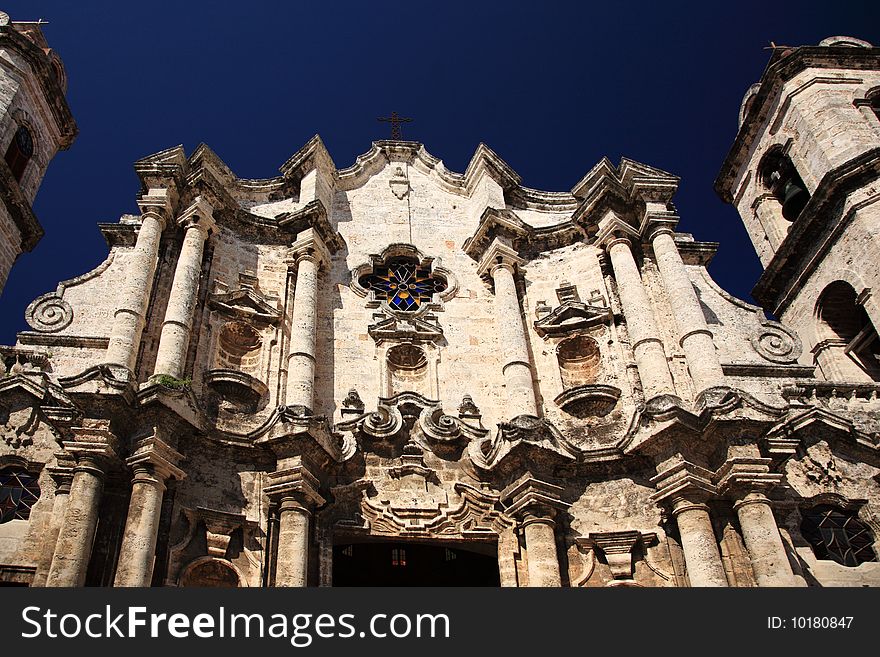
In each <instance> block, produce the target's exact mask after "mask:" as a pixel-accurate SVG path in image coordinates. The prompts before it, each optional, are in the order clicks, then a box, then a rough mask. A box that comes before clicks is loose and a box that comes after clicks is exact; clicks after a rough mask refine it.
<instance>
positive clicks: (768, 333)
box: [749, 320, 803, 364]
mask: <svg viewBox="0 0 880 657" xmlns="http://www.w3.org/2000/svg"><path fill="white" fill-rule="evenodd" d="M749 340H750V341H751V343H752V348H753V349H754V350H755V351H756V352H758V354H760V355H761V356H762V357H763V358H766V359H767V360H769V361H771V362H774V363H780V364H788V363H794V362H796V361H797V359H798V358H799V357H800V355H801V351H802V350H803V345H802V344H801V340H800V338H799V337H798V336H797V335H796V334H795V333H794V332H793V331H791V330H790V329H788V328H787V327H786V326H784V325H783V324H780V323H779V322H773V321H769V320H768V321H764V322H761V328H760V329H758V330H757V331H756V332H755V333H753V334H752V335H751V337H750V338H749Z"/></svg>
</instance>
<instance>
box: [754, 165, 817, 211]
mask: <svg viewBox="0 0 880 657" xmlns="http://www.w3.org/2000/svg"><path fill="white" fill-rule="evenodd" d="M760 173H761V180H762V181H763V182H764V186H765V187H766V188H767V189H768V190H770V193H771V194H773V196H775V197H776V200H778V201H779V203H780V204H781V205H782V216H783V217H784V218H785V219H786V220H787V221H794V220H795V219H797V218H798V216H800V214H801V212H802V211H803V209H804V207H805V206H806V205H807V201H809V200H810V193H809V192H808V191H807V187H806V185H804V181H803V180H801V177H800V176H799V175H798V172H797V169H795V168H794V164H792V162H791V158H789V157H788V156H787V155H784V154H783V153H782V151H781V150H780V149H776V150H773V151H771V152H770V153H768V154H767V155H766V156H765V157H764V161H763V162H762V163H761V168H760Z"/></svg>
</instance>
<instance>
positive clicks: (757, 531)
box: [719, 457, 797, 586]
mask: <svg viewBox="0 0 880 657" xmlns="http://www.w3.org/2000/svg"><path fill="white" fill-rule="evenodd" d="M770 461H771V460H770V459H769V458H750V457H736V458H732V459H730V460H728V461H727V463H725V464H724V466H722V467H721V468H720V469H719V476H720V479H719V488H721V489H722V490H724V491H725V492H727V493H728V495H729V496H730V497H732V498H733V499H734V500H735V501H734V503H733V508H734V510H735V511H736V515H737V518H739V525H740V529H741V530H742V536H743V542H744V543H745V544H746V549H747V550H748V552H749V560H750V561H751V563H752V571H753V572H754V574H755V581H756V582H757V583H758V586H797V582H796V581H795V578H794V573H793V572H792V570H791V564H790V563H789V561H788V555H787V554H786V552H785V546H784V545H783V543H782V537H781V536H780V535H779V527H778V525H777V524H776V518H775V517H774V515H773V508H772V507H771V506H770V500H769V499H767V496H766V495H765V494H764V493H765V492H767V491H769V490H770V489H771V488H772V487H773V486H776V485H777V484H779V483H780V482H781V481H782V475H781V474H776V473H771V472H770Z"/></svg>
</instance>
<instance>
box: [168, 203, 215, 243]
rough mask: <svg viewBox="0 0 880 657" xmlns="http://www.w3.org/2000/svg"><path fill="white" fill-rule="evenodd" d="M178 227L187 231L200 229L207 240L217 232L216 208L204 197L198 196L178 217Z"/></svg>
mask: <svg viewBox="0 0 880 657" xmlns="http://www.w3.org/2000/svg"><path fill="white" fill-rule="evenodd" d="M177 225H178V226H182V227H183V228H185V229H187V230H189V229H190V228H195V229H198V230H199V231H200V232H201V233H202V234H203V235H204V236H205V237H206V238H207V237H208V235H210V234H211V233H214V232H216V230H217V224H216V223H214V206H213V205H211V204H210V203H209V202H208V201H207V200H206V199H205V197H204V196H196V197H195V198H194V199H193V201H192V203H190V204H189V206H188V207H187V208H186V209H185V210H184V211H183V212H181V213H180V215H179V216H178V217H177Z"/></svg>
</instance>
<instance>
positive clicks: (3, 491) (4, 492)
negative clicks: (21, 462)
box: [0, 468, 40, 523]
mask: <svg viewBox="0 0 880 657" xmlns="http://www.w3.org/2000/svg"><path fill="white" fill-rule="evenodd" d="M39 498H40V486H39V484H37V477H36V476H35V475H33V474H31V473H29V472H25V471H24V470H17V469H16V470H13V469H10V468H6V469H3V470H0V523H4V522H9V521H10V520H27V519H28V517H30V515H31V507H32V506H33V505H34V502H36V501H37V500H38V499H39Z"/></svg>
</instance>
